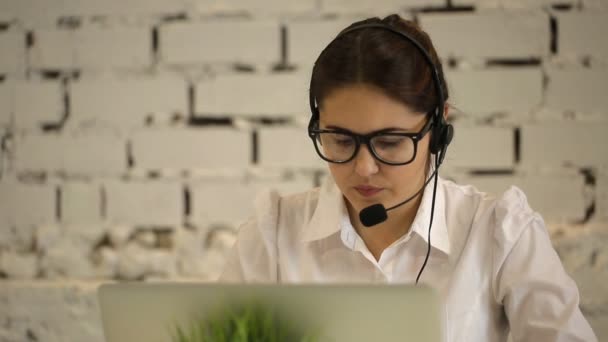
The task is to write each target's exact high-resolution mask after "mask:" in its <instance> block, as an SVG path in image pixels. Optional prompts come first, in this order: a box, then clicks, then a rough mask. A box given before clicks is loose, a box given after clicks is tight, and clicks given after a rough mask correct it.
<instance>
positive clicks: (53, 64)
mask: <svg viewBox="0 0 608 342" xmlns="http://www.w3.org/2000/svg"><path fill="white" fill-rule="evenodd" d="M73 35H74V33H73V32H72V31H67V30H48V31H42V30H39V31H35V32H34V40H35V41H34V45H33V46H32V47H31V48H30V52H29V65H30V66H31V67H32V68H34V69H71V68H73V67H74V66H75V64H76V63H75V58H74V38H73Z"/></svg>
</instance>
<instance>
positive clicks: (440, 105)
mask: <svg viewBox="0 0 608 342" xmlns="http://www.w3.org/2000/svg"><path fill="white" fill-rule="evenodd" d="M365 28H379V29H383V30H387V31H390V32H393V33H394V34H396V35H399V36H400V37H402V38H405V39H407V40H408V41H409V42H410V43H412V44H413V45H414V46H415V47H416V48H417V49H418V51H420V53H421V54H422V56H423V57H424V59H425V60H426V61H427V64H428V65H429V67H430V68H431V73H432V75H433V82H434V84H435V89H436V91H437V106H436V111H435V114H434V116H435V117H434V119H435V120H436V121H435V122H434V124H435V125H443V124H445V122H444V119H443V111H444V103H445V98H444V97H445V95H444V93H443V87H442V84H441V79H440V78H439V72H438V70H437V66H436V65H435V63H434V62H433V59H432V58H431V56H430V55H429V53H428V52H427V51H426V50H425V49H424V47H423V46H422V45H421V44H420V43H419V42H418V41H417V40H415V39H414V38H412V37H410V36H409V35H408V34H407V33H404V32H401V31H398V30H397V29H395V28H393V27H391V26H388V25H386V24H383V23H368V24H360V25H356V26H353V27H350V28H348V29H346V30H344V31H342V32H340V34H338V36H336V38H334V39H333V40H332V41H331V42H330V43H329V44H327V46H326V47H325V48H324V49H323V51H321V53H320V54H319V56H321V55H322V54H323V53H324V52H325V50H327V48H328V47H329V46H331V44H332V43H333V42H334V41H336V40H337V39H338V38H340V37H342V36H344V35H345V34H347V33H350V32H352V31H356V30H360V29H365ZM317 60H318V59H317ZM315 64H316V62H315ZM309 101H310V109H311V111H312V114H313V117H312V118H311V123H312V122H313V121H314V120H316V119H318V115H319V112H318V107H317V103H316V99H315V96H314V94H313V88H312V77H311V79H310V91H309Z"/></svg>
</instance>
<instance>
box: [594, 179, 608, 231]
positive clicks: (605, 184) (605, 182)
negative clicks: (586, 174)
mask: <svg viewBox="0 0 608 342" xmlns="http://www.w3.org/2000/svg"><path fill="white" fill-rule="evenodd" d="M596 189H597V190H596V207H595V212H596V214H597V216H599V218H600V219H603V220H608V172H606V171H605V170H604V172H602V173H600V175H599V177H598V178H597V187H596Z"/></svg>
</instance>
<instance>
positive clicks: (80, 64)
mask: <svg viewBox="0 0 608 342" xmlns="http://www.w3.org/2000/svg"><path fill="white" fill-rule="evenodd" d="M117 51H120V53H117ZM151 62H152V29H151V28H150V27H129V28H124V27H123V28H98V27H87V28H83V29H80V30H77V31H67V30H54V31H42V30H38V31H35V32H34V45H33V47H32V52H31V65H32V66H33V67H34V68H37V69H74V68H82V69H106V68H112V67H114V68H134V69H138V68H139V69H141V68H145V67H149V66H150V65H151Z"/></svg>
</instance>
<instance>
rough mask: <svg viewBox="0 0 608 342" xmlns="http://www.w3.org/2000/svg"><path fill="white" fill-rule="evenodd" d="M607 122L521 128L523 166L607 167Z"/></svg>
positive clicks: (549, 123) (539, 125)
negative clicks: (570, 165)
mask: <svg viewBox="0 0 608 342" xmlns="http://www.w3.org/2000/svg"><path fill="white" fill-rule="evenodd" d="M606 130H608V123H592V122H578V123H576V122H547V123H543V124H536V125H525V126H523V127H522V129H521V162H522V164H524V165H547V166H561V165H566V164H573V165H576V166H602V165H608V154H606V151H605V146H606V145H607V144H608V138H607V136H606Z"/></svg>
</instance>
